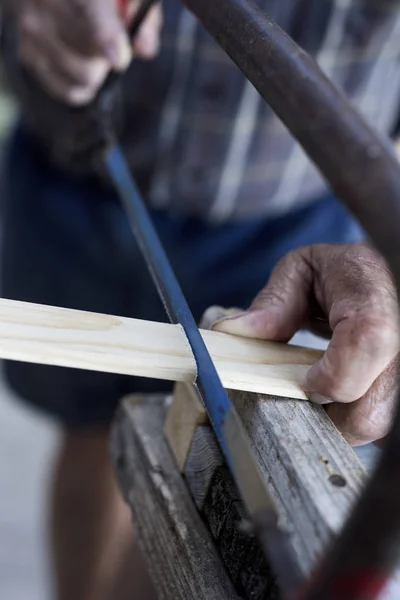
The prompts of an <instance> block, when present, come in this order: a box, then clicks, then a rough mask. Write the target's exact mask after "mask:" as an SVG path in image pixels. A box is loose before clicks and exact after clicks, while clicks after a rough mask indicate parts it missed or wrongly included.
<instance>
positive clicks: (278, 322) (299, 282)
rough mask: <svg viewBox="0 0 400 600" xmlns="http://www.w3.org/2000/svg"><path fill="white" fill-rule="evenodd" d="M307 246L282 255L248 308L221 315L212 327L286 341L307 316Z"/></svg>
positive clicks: (309, 286) (310, 275)
mask: <svg viewBox="0 0 400 600" xmlns="http://www.w3.org/2000/svg"><path fill="white" fill-rule="evenodd" d="M307 256H308V248H304V249H302V250H301V251H297V252H292V253H290V254H288V255H287V256H285V257H284V258H283V259H282V260H281V261H280V262H279V263H278V264H277V266H276V267H275V269H274V270H273V272H272V274H271V277H270V280H269V282H268V284H267V285H266V287H265V288H264V289H263V290H262V291H261V292H260V293H259V294H258V296H257V297H256V298H255V300H254V301H253V303H252V305H251V306H250V308H249V310H248V311H245V312H244V313H241V314H239V315H236V316H232V317H228V318H226V319H222V320H221V321H219V322H218V323H216V324H215V326H214V329H215V330H217V331H222V332H224V333H231V334H234V335H240V336H244V337H254V338H259V339H268V340H277V341H287V340H289V339H290V338H291V337H292V336H293V335H294V334H295V333H296V331H298V329H299V328H300V327H301V324H302V323H303V322H304V321H305V320H306V316H307V312H308V306H309V295H310V291H311V289H312V282H313V271H312V268H311V267H310V263H309V261H308V260H307Z"/></svg>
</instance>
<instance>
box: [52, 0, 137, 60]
mask: <svg viewBox="0 0 400 600" xmlns="http://www.w3.org/2000/svg"><path fill="white" fill-rule="evenodd" d="M43 1H44V2H45V3H48V2H49V1H50V0H42V2H43ZM52 11H53V12H52V15H53V19H54V23H55V24H56V30H57V35H58V37H59V38H60V39H61V40H62V41H63V43H64V44H65V45H66V46H67V47H69V48H70V49H71V50H73V51H74V52H75V53H77V54H79V55H81V56H86V57H90V58H93V57H103V58H106V59H107V60H108V61H109V63H110V67H111V68H113V69H115V70H123V69H125V68H126V67H127V66H128V64H129V62H130V60H131V57H132V50H131V46H130V42H129V39H128V36H127V33H126V31H125V26H124V23H123V20H122V19H121V17H120V16H119V14H118V9H117V3H116V1H115V0H70V1H69V2H56V3H52ZM42 12H43V11H41V13H42Z"/></svg>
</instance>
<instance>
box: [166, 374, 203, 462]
mask: <svg viewBox="0 0 400 600" xmlns="http://www.w3.org/2000/svg"><path fill="white" fill-rule="evenodd" d="M207 421H208V418H207V414H206V411H205V410H204V406H203V403H202V402H201V400H200V398H199V396H198V395H197V391H196V389H195V387H194V386H193V385H191V384H189V383H182V382H181V381H180V382H178V383H176V384H175V387H174V393H173V400H172V404H171V406H170V407H169V409H168V412H167V418H166V420H165V425H164V434H165V437H166V439H167V441H168V443H169V445H170V448H171V450H172V454H173V455H174V456H175V460H176V463H177V465H178V469H179V470H180V471H183V468H184V466H185V461H186V457H187V454H188V452H189V447H190V444H191V443H192V439H193V435H194V432H195V429H196V427H197V425H204V424H205V423H207Z"/></svg>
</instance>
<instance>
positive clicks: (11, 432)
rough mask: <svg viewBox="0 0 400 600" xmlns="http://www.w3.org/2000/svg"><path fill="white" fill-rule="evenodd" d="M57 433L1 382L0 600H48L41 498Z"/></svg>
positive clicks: (44, 504)
mask: <svg viewBox="0 0 400 600" xmlns="http://www.w3.org/2000/svg"><path fill="white" fill-rule="evenodd" d="M57 439H58V435H57V430H56V428H55V427H54V426H53V425H52V424H51V423H49V422H48V421H46V420H45V419H43V417H41V416H38V415H36V414H35V413H32V412H31V411H30V410H28V409H27V408H26V407H25V406H24V405H22V404H20V403H19V402H16V401H15V400H14V399H13V398H12V396H11V393H10V392H9V391H8V390H7V389H6V387H5V385H4V383H3V381H2V379H1V378H0V598H1V599H2V600H50V576H49V575H50V570H49V565H48V561H47V554H46V549H45V530H46V516H45V513H46V495H47V489H48V481H49V473H50V470H51V461H52V457H53V456H54V452H55V450H56V445H57Z"/></svg>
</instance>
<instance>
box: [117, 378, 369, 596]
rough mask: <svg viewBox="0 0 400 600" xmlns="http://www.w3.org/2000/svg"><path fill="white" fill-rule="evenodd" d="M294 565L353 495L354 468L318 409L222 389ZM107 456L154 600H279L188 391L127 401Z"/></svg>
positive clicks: (308, 556)
mask: <svg viewBox="0 0 400 600" xmlns="http://www.w3.org/2000/svg"><path fill="white" fill-rule="evenodd" d="M230 397H231V398H232V400H233V401H234V403H235V406H236V408H237V410H238V412H239V414H240V417H241V419H242V421H243V424H244V426H245V428H246V431H247V433H248V435H249V438H250V440H251V444H252V446H253V449H254V452H255V453H256V456H257V458H258V462H259V465H260V468H261V470H262V471H263V473H264V474H265V477H266V480H267V481H268V485H269V488H270V491H271V493H272V494H273V497H274V500H275V503H276V507H277V509H278V511H279V515H280V518H281V521H282V524H283V525H284V526H285V528H286V529H287V530H288V532H290V535H291V540H292V545H293V550H294V554H295V557H296V560H297V562H298V565H299V566H300V568H301V570H302V571H303V573H307V574H309V573H310V571H311V569H312V568H313V566H315V563H316V561H317V559H318V557H319V556H320V555H321V553H323V551H324V550H325V549H326V548H327V546H328V544H329V542H330V541H331V540H332V538H333V536H334V535H335V533H336V532H337V531H338V529H339V528H340V526H341V525H342V523H343V521H344V519H345V517H346V516H347V514H348V511H349V509H350V507H351V506H352V503H353V502H354V500H355V499H356V497H357V495H358V493H359V491H360V489H361V487H362V484H363V481H364V479H365V471H364V469H363V467H362V465H361V463H360V462H359V459H358V457H357V455H356V454H355V452H354V451H353V450H352V448H350V446H349V445H348V444H347V443H346V442H345V441H344V439H343V438H342V437H341V435H340V434H339V433H338V431H337V430H336V428H335V427H334V426H333V424H332V423H331V421H330V420H329V418H328V417H327V416H326V413H325V411H324V410H323V408H322V407H319V406H314V405H312V404H310V403H308V402H303V401H299V400H291V399H282V398H274V397H267V396H261V395H258V394H252V393H245V392H231V393H230ZM112 454H113V458H114V461H115V465H116V469H117V473H118V477H119V482H120V485H121V489H122V491H123V494H124V497H125V499H126V501H127V502H128V504H129V506H130V508H131V511H132V517H133V522H134V526H135V531H136V533H137V536H138V540H139V544H140V547H141V549H142V551H143V554H144V556H145V558H146V560H147V564H148V567H149V571H150V573H151V576H152V578H153V581H154V583H155V586H156V589H157V591H158V594H159V597H160V598H165V599H168V600H172V599H179V598H182V599H185V600H190V599H192V598H193V599H196V600H197V599H199V600H200V599H204V600H217V599H218V600H225V599H226V600H228V599H233V598H245V599H248V600H261V599H262V600H272V599H278V598H279V597H280V596H279V592H278V590H277V587H276V585H275V581H274V576H273V574H272V573H271V571H270V569H269V567H268V564H266V559H265V557H264V554H263V553H262V551H261V549H260V547H259V545H258V543H257V542H256V540H255V539H254V537H252V536H251V535H249V533H247V532H246V522H245V521H244V515H245V513H244V510H243V507H242V503H241V501H240V499H239V496H238V494H237V491H236V489H235V486H234V484H233V482H232V479H231V476H230V473H229V471H228V469H227V468H226V466H225V465H224V462H223V459H222V456H221V454H220V451H219V449H218V446H217V443H216V440H215V438H214V434H213V432H212V429H211V427H210V426H209V425H208V424H207V419H206V415H205V413H204V410H203V407H202V405H201V404H200V403H199V400H198V398H197V397H196V394H195V393H194V392H193V389H192V388H191V387H190V386H189V385H187V384H177V386H176V388H175V393H174V396H173V397H165V396H154V397H152V396H142V397H141V396H132V397H128V398H126V399H125V400H124V401H123V402H122V405H121V407H120V410H119V412H118V415H117V418H116V421H115V423H114V427H113V432H112Z"/></svg>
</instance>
